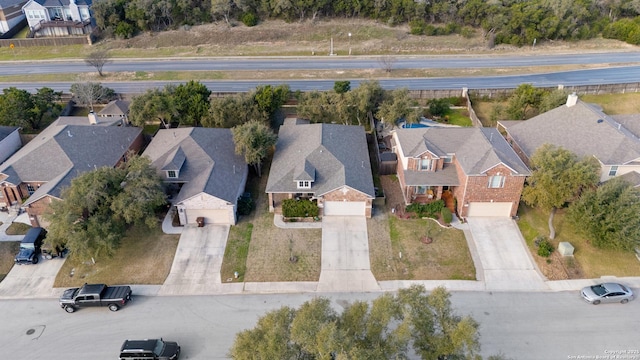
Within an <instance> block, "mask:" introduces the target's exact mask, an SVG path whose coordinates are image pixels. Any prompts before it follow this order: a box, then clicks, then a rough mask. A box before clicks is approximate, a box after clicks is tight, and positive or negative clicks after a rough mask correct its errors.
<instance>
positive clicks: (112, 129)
mask: <svg viewBox="0 0 640 360" xmlns="http://www.w3.org/2000/svg"><path fill="white" fill-rule="evenodd" d="M69 118H70V117H67V119H68V120H69ZM78 118H80V119H82V120H80V119H78V120H79V121H78V123H83V125H74V124H69V123H67V122H64V121H62V122H61V121H60V119H58V120H56V121H54V122H53V123H52V124H51V125H49V126H48V127H47V128H46V129H44V130H43V131H42V132H41V133H40V134H38V135H37V136H36V137H35V138H33V140H31V141H30V142H28V143H27V144H26V145H25V146H23V147H22V148H21V149H20V150H18V151H17V152H16V153H15V154H13V156H11V157H10V158H9V159H7V161H5V162H4V163H3V164H2V166H1V167H0V174H4V176H3V178H2V181H6V182H8V183H11V184H14V185H18V184H20V183H23V182H40V183H46V184H45V185H42V186H40V188H38V189H37V190H36V191H35V192H34V193H33V194H32V195H31V196H30V197H29V199H28V200H27V201H26V202H25V205H28V204H30V203H32V202H33V201H35V200H37V199H39V198H41V197H43V196H46V195H51V196H54V197H58V198H59V197H60V193H61V191H62V189H63V188H65V187H67V186H69V185H70V184H71V180H72V179H73V178H75V177H76V176H78V175H80V174H81V173H83V172H86V171H90V170H94V169H96V168H99V167H103V166H115V165H117V164H118V162H119V161H120V160H121V159H122V156H123V155H125V154H126V152H127V150H128V149H129V148H130V147H131V145H132V144H133V142H134V141H135V140H136V139H137V137H138V136H139V135H140V133H141V132H142V129H140V128H136V127H117V126H97V125H93V126H92V125H89V123H88V121H87V119H86V118H85V117H78Z"/></svg>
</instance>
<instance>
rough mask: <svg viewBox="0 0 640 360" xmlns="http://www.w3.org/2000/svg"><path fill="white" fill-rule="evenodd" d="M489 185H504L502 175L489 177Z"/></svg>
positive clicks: (495, 186)
mask: <svg viewBox="0 0 640 360" xmlns="http://www.w3.org/2000/svg"><path fill="white" fill-rule="evenodd" d="M489 187H490V188H492V189H496V188H501V187H504V176H500V175H496V176H491V177H489Z"/></svg>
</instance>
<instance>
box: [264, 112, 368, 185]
mask: <svg viewBox="0 0 640 360" xmlns="http://www.w3.org/2000/svg"><path fill="white" fill-rule="evenodd" d="M310 168H313V169H314V170H315V171H314V177H315V179H314V182H313V184H312V186H311V189H309V190H305V191H304V192H310V193H315V194H316V196H322V195H324V194H326V193H328V192H330V191H333V190H335V189H338V188H340V187H342V186H345V185H346V186H349V187H351V188H353V189H355V190H358V191H360V192H362V193H364V194H366V195H368V196H370V197H371V198H373V197H375V192H374V188H373V178H372V175H371V164H370V163H369V152H368V148H367V138H366V135H365V132H364V129H363V128H362V127H360V126H350V125H338V124H307V125H304V124H298V125H283V126H281V127H280V131H279V133H278V143H277V144H276V153H275V155H274V158H273V163H272V164H271V170H270V172H269V179H268V181H267V188H266V192H267V193H296V192H300V190H299V189H298V188H297V184H296V183H295V182H294V180H306V179H298V177H299V176H301V174H303V173H304V172H301V170H307V171H308V169H310Z"/></svg>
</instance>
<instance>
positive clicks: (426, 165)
mask: <svg viewBox="0 0 640 360" xmlns="http://www.w3.org/2000/svg"><path fill="white" fill-rule="evenodd" d="M420 170H431V159H420Z"/></svg>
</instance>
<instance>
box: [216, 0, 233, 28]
mask: <svg viewBox="0 0 640 360" xmlns="http://www.w3.org/2000/svg"><path fill="white" fill-rule="evenodd" d="M233 7H234V2H233V1H232V0H211V14H212V15H213V16H214V17H216V16H222V17H223V18H224V21H225V22H226V23H227V25H230V23H229V16H230V15H231V11H232V10H233Z"/></svg>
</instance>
